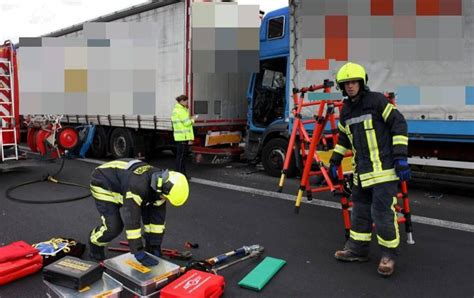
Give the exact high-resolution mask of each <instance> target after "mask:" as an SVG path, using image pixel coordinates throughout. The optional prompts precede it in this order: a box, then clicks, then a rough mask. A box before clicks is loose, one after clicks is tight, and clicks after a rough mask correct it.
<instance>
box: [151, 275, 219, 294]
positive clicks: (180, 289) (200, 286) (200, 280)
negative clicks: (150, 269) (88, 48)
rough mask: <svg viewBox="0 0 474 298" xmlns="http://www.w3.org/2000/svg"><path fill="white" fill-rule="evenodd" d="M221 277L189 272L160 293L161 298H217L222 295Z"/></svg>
mask: <svg viewBox="0 0 474 298" xmlns="http://www.w3.org/2000/svg"><path fill="white" fill-rule="evenodd" d="M224 288H225V280H224V277H223V276H220V275H216V274H212V273H207V272H202V271H199V270H194V269H193V270H190V271H188V272H186V273H185V274H184V275H183V276H181V277H179V278H178V279H176V280H175V281H173V282H172V283H170V284H169V285H167V286H166V287H164V288H163V289H162V290H161V292H160V297H161V298H218V297H220V296H221V295H222V293H224Z"/></svg>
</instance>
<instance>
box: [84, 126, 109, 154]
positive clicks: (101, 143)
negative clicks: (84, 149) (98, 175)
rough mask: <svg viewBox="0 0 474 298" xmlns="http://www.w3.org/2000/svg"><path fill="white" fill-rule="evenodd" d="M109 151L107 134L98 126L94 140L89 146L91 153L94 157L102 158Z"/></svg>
mask: <svg viewBox="0 0 474 298" xmlns="http://www.w3.org/2000/svg"><path fill="white" fill-rule="evenodd" d="M106 151H107V135H106V134H105V130H104V128H103V127H101V126H96V128H95V134H94V140H92V144H91V146H90V147H89V150H88V152H89V155H90V156H91V157H94V158H101V157H104V156H105V155H106V153H107V152H106Z"/></svg>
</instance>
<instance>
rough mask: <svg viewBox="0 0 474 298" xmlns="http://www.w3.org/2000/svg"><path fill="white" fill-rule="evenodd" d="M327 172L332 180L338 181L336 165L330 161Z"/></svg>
mask: <svg viewBox="0 0 474 298" xmlns="http://www.w3.org/2000/svg"><path fill="white" fill-rule="evenodd" d="M328 174H329V178H331V180H332V181H333V182H337V181H339V177H338V176H337V166H336V165H335V164H333V163H331V164H330V165H329V169H328Z"/></svg>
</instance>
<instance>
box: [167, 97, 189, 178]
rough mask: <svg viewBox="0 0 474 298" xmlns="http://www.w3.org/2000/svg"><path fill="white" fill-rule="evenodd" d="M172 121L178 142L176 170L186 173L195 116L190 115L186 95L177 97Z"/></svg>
mask: <svg viewBox="0 0 474 298" xmlns="http://www.w3.org/2000/svg"><path fill="white" fill-rule="evenodd" d="M176 101H177V103H176V105H175V106H174V109H173V114H172V116H171V121H172V122H173V137H174V141H175V143H176V171H178V172H180V173H182V174H183V175H185V176H186V177H187V175H186V156H187V155H188V144H192V141H193V140H194V132H193V123H194V117H190V116H189V99H188V97H187V96H186V95H180V96H178V97H176Z"/></svg>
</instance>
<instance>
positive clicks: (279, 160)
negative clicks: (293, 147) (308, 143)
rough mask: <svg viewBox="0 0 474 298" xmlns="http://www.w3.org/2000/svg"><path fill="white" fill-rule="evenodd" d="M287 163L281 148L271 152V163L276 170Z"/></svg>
mask: <svg viewBox="0 0 474 298" xmlns="http://www.w3.org/2000/svg"><path fill="white" fill-rule="evenodd" d="M284 162H285V152H284V151H283V150H282V149H281V148H274V149H273V150H272V151H271V152H270V163H271V165H272V167H274V168H275V169H281V168H282V167H283V164H284Z"/></svg>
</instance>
